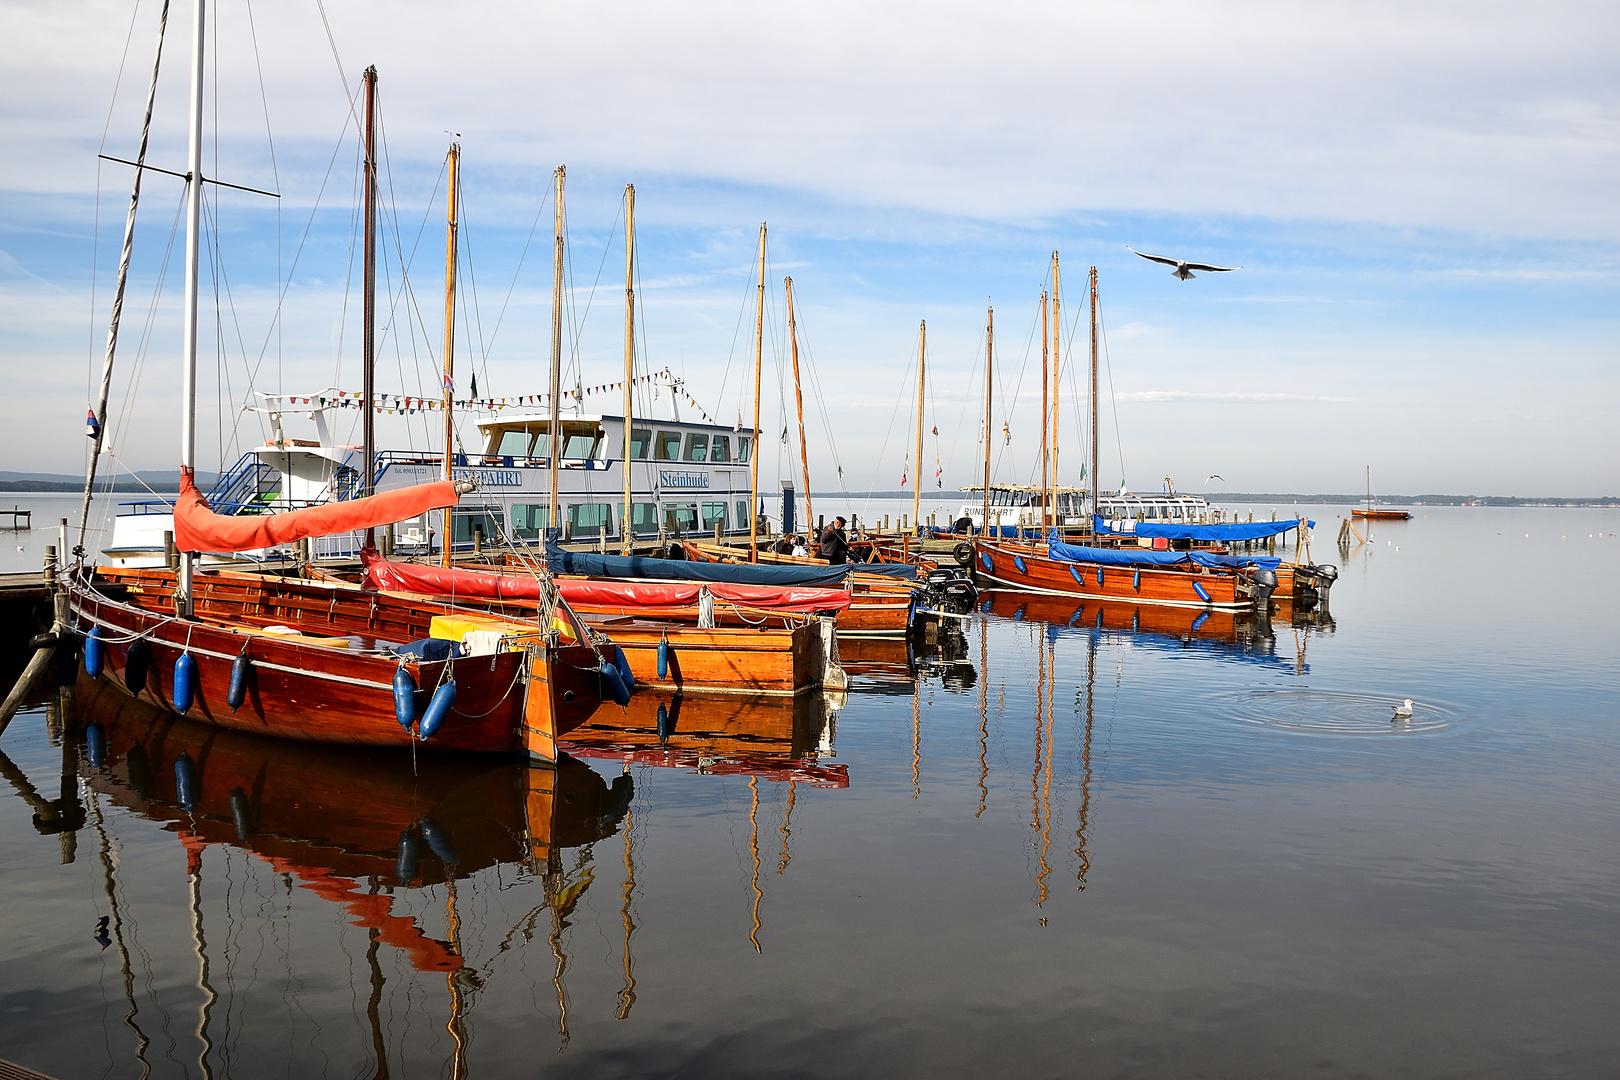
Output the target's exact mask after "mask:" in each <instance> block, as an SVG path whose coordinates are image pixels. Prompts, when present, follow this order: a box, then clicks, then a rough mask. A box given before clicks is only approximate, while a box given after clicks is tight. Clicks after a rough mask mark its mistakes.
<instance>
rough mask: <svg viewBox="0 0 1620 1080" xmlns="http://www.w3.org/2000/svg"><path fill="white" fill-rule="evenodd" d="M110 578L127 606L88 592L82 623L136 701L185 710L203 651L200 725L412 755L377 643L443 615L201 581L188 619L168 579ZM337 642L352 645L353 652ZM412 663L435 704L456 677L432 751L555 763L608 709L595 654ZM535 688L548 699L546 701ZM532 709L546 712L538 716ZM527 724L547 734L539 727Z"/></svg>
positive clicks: (135, 574)
mask: <svg viewBox="0 0 1620 1080" xmlns="http://www.w3.org/2000/svg"><path fill="white" fill-rule="evenodd" d="M96 581H97V584H98V586H99V587H101V588H105V589H108V590H117V591H120V592H122V593H123V594H124V597H125V599H124V600H122V601H119V600H113V599H109V598H108V597H106V596H104V595H102V594H101V593H99V592H97V591H94V590H90V589H84V588H75V589H74V590H73V592H72V606H73V610H74V615H75V617H76V618H77V619H78V621H79V623H80V624H81V626H82V628H83V629H84V630H86V631H88V629H89V627H90V626H92V625H95V626H99V627H101V629H102V633H103V635H104V636H106V637H107V638H108V639H109V643H108V644H107V645H106V646H105V650H106V664H105V671H104V675H103V678H106V679H110V680H112V681H113V682H114V683H116V684H117V685H118V686H120V687H121V688H122V689H123V690H124V692H125V693H128V694H129V695H130V696H132V697H136V698H140V699H141V700H144V701H147V702H150V703H151V704H153V705H155V706H157V707H158V708H161V709H167V710H170V711H173V709H174V706H173V690H174V688H173V677H174V666H175V661H176V660H177V659H178V657H179V656H180V654H181V653H183V652H189V653H190V654H191V656H192V659H193V661H194V663H195V664H196V666H197V680H196V695H195V699H194V701H193V704H192V705H191V708H190V709H189V710H188V712H187V714H186V715H187V716H188V718H190V719H191V720H193V721H196V722H199V723H205V724H212V725H214V726H216V727H220V728H226V729H229V730H232V731H243V732H248V733H250V734H256V735H266V736H271V737H274V738H281V739H295V740H299V741H304V742H319V743H335V744H342V745H349V746H384V747H386V746H392V747H400V748H403V747H408V746H410V745H411V743H412V742H413V741H414V739H415V736H414V735H412V734H411V733H410V732H407V731H406V730H405V729H404V728H403V727H401V726H400V724H399V722H398V720H397V719H396V715H395V709H394V695H393V685H392V680H393V676H394V672H395V670H396V669H397V668H398V667H399V662H398V661H397V660H395V659H392V658H388V657H384V656H380V655H375V654H372V653H369V652H368V651H366V647H367V646H370V645H374V644H376V643H379V642H391V643H395V644H402V643H405V642H409V641H414V640H418V639H420V638H422V637H426V636H427V629H428V623H429V621H430V620H431V618H432V616H433V615H434V614H435V613H438V612H439V611H441V610H443V609H442V608H436V607H434V606H431V605H423V604H406V603H403V602H400V601H398V600H395V599H392V598H390V597H387V596H386V595H382V594H376V593H372V594H361V593H360V592H359V590H357V589H349V588H347V587H344V586H331V585H316V584H308V585H303V584H299V583H296V582H287V581H266V580H263V579H260V578H257V577H253V576H250V575H234V574H232V575H226V574H221V575H199V576H198V577H197V578H196V579H195V582H194V589H193V593H194V599H193V604H194V611H195V614H196V616H197V618H196V620H195V621H191V622H182V621H179V620H176V619H175V618H174V617H173V616H172V615H171V614H168V613H167V612H168V611H170V610H172V607H171V605H172V600H171V599H170V597H171V596H172V592H173V575H172V574H171V573H170V572H168V571H162V570H118V571H106V572H101V571H98V574H97V579H96ZM269 624H280V625H286V626H291V627H293V628H295V629H298V630H300V631H302V633H303V636H302V637H282V636H274V635H268V634H265V633H263V632H262V628H263V627H264V626H266V625H269ZM137 636H140V637H144V639H145V640H146V641H147V643H148V647H149V649H150V663H149V664H148V668H147V672H146V677H145V679H144V680H142V682H141V683H140V685H136V686H130V685H129V681H128V679H127V677H126V676H127V672H128V662H129V650H130V647H131V644H132V641H131V640H130V639H132V638H135V637H137ZM121 639H122V640H121ZM322 639H324V641H323V640H322ZM337 641H343V642H344V643H345V644H346V645H348V646H350V647H339V646H338V645H337V644H335V642H337ZM244 651H245V652H246V653H247V656H248V658H249V660H250V662H251V663H252V669H251V674H250V677H249V681H248V687H247V695H246V699H245V700H244V701H243V703H242V705H241V706H240V707H239V708H237V709H235V710H232V709H231V708H230V706H229V705H228V704H227V703H226V691H227V688H228V687H229V685H230V679H231V667H232V665H233V663H234V662H235V660H236V658H237V656H239V655H241V654H242V653H243V652H244ZM447 664H450V665H451V667H450V670H449V672H447V671H446V666H447ZM406 666H407V668H408V670H410V671H411V673H412V675H413V677H414V679H415V682H416V685H417V686H418V687H419V688H420V689H421V690H422V691H424V692H425V693H422V694H419V696H418V701H419V704H420V706H421V707H422V708H425V707H426V701H427V696H428V695H429V694H431V692H432V690H433V689H434V688H435V687H436V686H438V685H439V683H440V681H441V679H442V678H448V677H451V676H453V677H454V679H455V681H456V699H455V703H454V705H453V706H452V707H451V711H450V715H449V716H448V718H447V719H446V720H445V723H444V726H443V727H441V728H440V729H439V731H438V732H437V733H436V734H435V735H434V736H433V737H432V738H430V739H427V740H425V741H423V742H420V743H418V745H419V746H420V747H421V748H422V749H425V750H430V751H468V752H485V753H512V752H517V751H528V752H532V753H534V754H535V755H536V756H540V757H551V756H554V754H555V746H554V740H555V737H556V736H557V735H560V734H562V733H563V732H565V731H567V730H569V729H570V728H572V727H574V726H577V725H578V724H579V723H581V722H583V721H584V720H585V719H586V718H587V717H588V716H589V715H590V713H591V712H593V711H594V710H595V708H596V707H597V706H598V705H599V704H600V702H601V695H600V687H599V685H598V679H599V678H600V677H599V676H598V675H597V674H596V672H595V671H594V670H587V669H589V668H594V666H595V654H594V653H593V652H592V651H591V650H590V649H589V648H588V647H585V646H570V647H564V648H560V649H555V650H547V649H545V648H544V647H537V648H536V649H535V650H534V651H532V652H527V653H526V652H519V651H503V652H498V653H495V654H493V655H490V656H482V657H468V658H463V659H460V660H456V661H450V662H447V661H441V662H437V663H426V662H421V663H418V662H414V661H413V662H410V663H408V664H407V665H406ZM535 675H538V678H537V679H532V678H531V677H532V676H535ZM531 691H533V692H534V693H535V694H536V695H537V696H536V698H535V699H534V700H531V698H530V694H531ZM539 695H544V700H539ZM526 705H527V706H532V707H530V708H527V710H526ZM418 711H419V712H420V709H419V710H418ZM526 711H527V712H528V713H529V714H530V715H529V717H528V723H527V725H526V724H525V713H526ZM525 727H528V728H532V729H534V730H533V731H531V732H526V731H525Z"/></svg>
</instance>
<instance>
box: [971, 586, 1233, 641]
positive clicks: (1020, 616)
mask: <svg viewBox="0 0 1620 1080" xmlns="http://www.w3.org/2000/svg"><path fill="white" fill-rule="evenodd" d="M982 595H983V597H984V599H983V600H982V601H981V602H980V610H982V611H986V612H988V613H989V614H992V615H1000V616H1002V617H1003V618H1009V619H1014V620H1018V621H1023V620H1028V621H1031V622H1042V623H1047V624H1049V625H1052V626H1073V627H1087V628H1092V629H1100V630H1128V631H1132V632H1141V633H1151V634H1165V635H1168V636H1171V637H1179V638H1187V637H1198V638H1207V639H1210V640H1214V641H1238V640H1240V639H1242V638H1244V637H1248V636H1250V635H1252V634H1254V633H1256V632H1257V631H1256V627H1257V625H1258V624H1257V622H1256V620H1255V618H1254V615H1253V613H1252V612H1240V611H1232V610H1230V609H1228V610H1215V609H1203V610H1198V609H1194V608H1184V607H1165V606H1162V605H1156V604H1122V603H1117V602H1104V601H1099V600H1095V599H1091V598H1082V597H1078V596H1074V597H1067V596H1047V595H1041V594H1039V593H1028V592H1014V591H1010V590H1005V589H994V590H991V591H988V592H985V593H984V594H982Z"/></svg>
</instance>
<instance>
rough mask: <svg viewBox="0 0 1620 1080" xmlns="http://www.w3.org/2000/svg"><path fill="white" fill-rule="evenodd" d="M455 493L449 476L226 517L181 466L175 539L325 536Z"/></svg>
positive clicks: (411, 512) (200, 546) (382, 521)
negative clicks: (313, 503)
mask: <svg viewBox="0 0 1620 1080" xmlns="http://www.w3.org/2000/svg"><path fill="white" fill-rule="evenodd" d="M458 498H459V496H457V494H456V485H455V484H454V483H452V482H450V481H448V480H443V481H440V482H438V483H434V484H417V485H415V486H414V487H408V488H401V489H400V490H398V491H386V492H383V493H382V494H381V495H372V496H370V497H369V498H365V499H349V500H347V501H345V502H332V503H326V504H324V505H321V506H309V507H305V508H304V509H301V510H285V511H283V512H281V513H278V514H252V515H243V516H240V517H230V516H226V515H223V514H216V513H214V512H213V510H211V509H209V507H208V500H206V499H204V498H203V497H202V494H201V493H200V492H199V491H198V490H197V485H196V484H195V483H194V482H193V480H192V477H191V471H190V470H189V469H182V470H181V472H180V497H179V498H178V499H176V500H175V504H174V543H175V546H176V547H177V548H179V549H180V550H181V551H253V550H256V549H258V548H267V547H276V546H278V545H280V544H290V543H292V542H293V541H294V540H302V539H303V538H304V537H306V536H330V535H332V534H333V533H344V532H352V531H354V530H355V529H365V528H369V527H371V526H373V525H391V524H393V523H394V522H396V521H404V520H406V519H407V518H413V517H419V516H420V515H422V514H424V513H426V512H427V511H429V510H438V509H441V508H443V507H446V506H454V505H455V504H456V502H457V500H458Z"/></svg>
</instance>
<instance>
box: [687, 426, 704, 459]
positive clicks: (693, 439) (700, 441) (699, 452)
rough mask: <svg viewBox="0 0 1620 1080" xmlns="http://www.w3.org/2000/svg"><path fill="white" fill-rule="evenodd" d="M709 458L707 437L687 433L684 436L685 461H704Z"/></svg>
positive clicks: (695, 433)
mask: <svg viewBox="0 0 1620 1080" xmlns="http://www.w3.org/2000/svg"><path fill="white" fill-rule="evenodd" d="M708 457H709V437H708V436H707V435H699V434H698V433H697V432H695V431H693V432H689V433H688V434H687V436H686V459H685V460H687V461H706V460H708Z"/></svg>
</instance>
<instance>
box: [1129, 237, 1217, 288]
mask: <svg viewBox="0 0 1620 1080" xmlns="http://www.w3.org/2000/svg"><path fill="white" fill-rule="evenodd" d="M1125 250H1126V251H1129V252H1133V253H1135V254H1137V255H1140V256H1142V258H1144V259H1146V260H1148V261H1149V262H1156V263H1164V265H1166V266H1173V267H1175V269H1174V270H1173V271H1171V273H1173V274H1175V275H1176V277H1178V278H1180V279H1181V280H1182V281H1186V280H1187V279H1188V278H1190V277H1197V276H1198V275H1197V274H1195V273H1193V271H1194V270H1205V271H1209V272H1211V273H1226V272H1228V271H1231V270H1241V269H1243V267H1241V266H1211V265H1209V263H1196V262H1188V261H1187V260H1186V259H1167V258H1165V257H1164V256H1163V255H1149V254H1148V253H1147V252H1145V251H1137V250H1136V249H1135V248H1133V247H1131V246H1130V245H1129V244H1126V245H1125Z"/></svg>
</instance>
